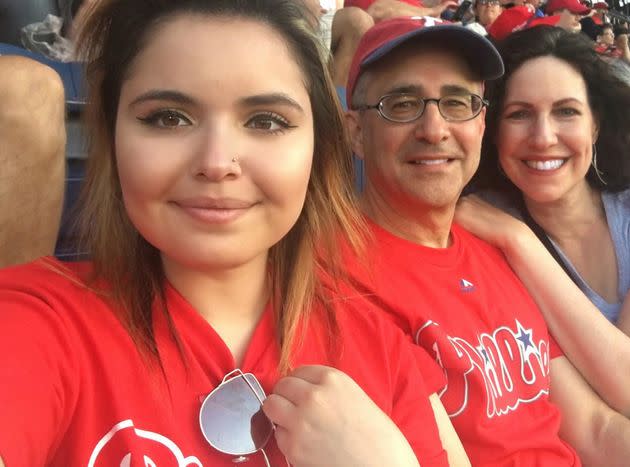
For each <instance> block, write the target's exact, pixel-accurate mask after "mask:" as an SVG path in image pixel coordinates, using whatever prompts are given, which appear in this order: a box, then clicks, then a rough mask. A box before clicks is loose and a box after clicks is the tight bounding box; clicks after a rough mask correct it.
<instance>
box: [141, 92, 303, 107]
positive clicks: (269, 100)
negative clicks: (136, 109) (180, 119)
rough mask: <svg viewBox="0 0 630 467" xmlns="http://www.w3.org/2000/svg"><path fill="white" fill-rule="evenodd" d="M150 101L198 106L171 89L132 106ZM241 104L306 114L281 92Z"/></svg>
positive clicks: (144, 96)
mask: <svg viewBox="0 0 630 467" xmlns="http://www.w3.org/2000/svg"><path fill="white" fill-rule="evenodd" d="M148 101H169V102H175V103H177V104H184V105H194V104H196V102H195V99H193V98H192V97H190V96H189V95H187V94H184V93H182V92H179V91H173V90H170V89H152V90H150V91H148V92H145V93H143V94H141V95H139V96H138V97H136V98H135V99H134V100H133V101H132V102H131V104H130V105H131V106H134V105H138V104H141V103H143V102H148ZM239 103H240V104H241V105H243V106H251V107H254V106H264V105H286V106H289V107H292V108H294V109H296V110H298V111H300V112H301V113H304V109H303V108H302V106H301V105H300V104H298V103H297V101H295V99H293V98H291V97H289V96H288V95H287V94H284V93H281V92H278V93H269V94H259V95H255V96H247V97H244V98H243V99H240V101H239Z"/></svg>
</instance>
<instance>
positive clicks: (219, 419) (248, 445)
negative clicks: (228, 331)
mask: <svg viewBox="0 0 630 467" xmlns="http://www.w3.org/2000/svg"><path fill="white" fill-rule="evenodd" d="M244 378H247V381H248V382H249V383H250V384H251V387H250V385H249V384H247V382H246V381H245V379H244ZM252 388H254V390H255V391H256V393H257V394H258V396H259V397H260V399H261V400H264V399H265V393H264V391H263V389H262V388H261V387H260V384H259V383H258V381H257V380H256V378H255V377H254V375H252V374H250V373H247V374H244V375H242V376H237V377H234V378H232V379H230V380H228V381H225V382H224V383H222V384H221V385H219V386H218V387H217V388H216V389H215V390H214V391H212V392H211V393H210V394H209V395H208V397H206V399H205V400H204V402H203V404H202V406H201V412H200V414H199V421H200V424H201V432H202V433H203V435H204V437H205V438H206V440H207V441H208V443H210V445H211V446H212V447H214V448H215V449H217V450H218V451H221V452H224V453H226V454H231V455H235V456H243V455H246V454H252V453H254V452H256V451H258V450H259V449H260V448H262V447H263V446H265V444H266V443H267V441H268V440H269V437H270V436H271V434H272V432H273V425H272V424H271V422H270V421H269V419H268V418H267V416H266V415H265V414H264V413H263V411H262V408H261V406H260V401H259V400H258V398H257V397H256V395H255V394H254V392H252Z"/></svg>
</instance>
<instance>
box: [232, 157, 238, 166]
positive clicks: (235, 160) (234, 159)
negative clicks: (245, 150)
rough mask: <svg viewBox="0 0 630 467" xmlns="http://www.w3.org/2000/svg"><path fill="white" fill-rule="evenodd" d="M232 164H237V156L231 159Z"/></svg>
mask: <svg viewBox="0 0 630 467" xmlns="http://www.w3.org/2000/svg"><path fill="white" fill-rule="evenodd" d="M232 162H233V163H234V164H238V156H234V157H233V158H232Z"/></svg>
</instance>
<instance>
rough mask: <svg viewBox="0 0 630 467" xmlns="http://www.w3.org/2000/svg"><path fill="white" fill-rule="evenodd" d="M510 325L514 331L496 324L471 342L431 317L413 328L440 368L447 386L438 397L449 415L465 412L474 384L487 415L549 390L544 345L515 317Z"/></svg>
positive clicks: (512, 408) (497, 414)
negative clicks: (481, 391) (454, 334)
mask: <svg viewBox="0 0 630 467" xmlns="http://www.w3.org/2000/svg"><path fill="white" fill-rule="evenodd" d="M515 324H516V329H510V328H509V327H507V326H501V327H499V328H497V329H496V330H495V331H494V332H492V333H491V334H489V333H483V334H479V335H478V336H477V341H476V342H469V341H467V340H466V339H463V338H461V337H452V336H449V335H447V334H446V333H445V332H444V330H442V328H441V327H440V325H439V324H437V323H435V322H433V321H428V322H427V323H426V324H425V325H424V326H422V327H421V328H420V329H419V330H418V332H417V333H416V343H417V344H418V345H421V346H422V347H424V348H425V349H426V350H427V351H429V352H430V353H432V354H433V357H434V358H435V360H436V361H437V362H438V364H439V365H440V366H441V367H442V368H443V369H444V373H445V376H446V379H447V384H446V386H445V388H444V389H443V391H442V393H441V394H440V398H441V400H442V404H443V405H444V407H445V408H446V411H447V412H448V414H449V416H451V417H456V416H458V415H459V414H461V413H462V412H463V411H464V410H466V408H467V406H468V400H469V398H470V397H471V395H472V394H471V391H472V390H473V387H474V390H475V391H479V390H480V389H482V390H484V392H485V396H486V401H487V405H486V414H487V416H488V418H492V417H494V416H501V415H505V414H506V413H508V412H510V411H514V410H516V409H517V408H518V406H519V405H520V404H523V403H528V402H532V401H535V400H537V399H539V398H540V397H542V396H543V395H547V394H548V393H549V345H548V343H547V341H546V340H544V339H539V340H536V339H535V337H534V332H533V330H532V329H527V328H525V327H523V326H522V325H521V323H520V322H519V321H518V320H516V321H515ZM481 396H483V394H482V395H478V394H475V397H476V398H479V397H481Z"/></svg>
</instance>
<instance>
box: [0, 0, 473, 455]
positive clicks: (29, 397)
mask: <svg viewBox="0 0 630 467" xmlns="http://www.w3.org/2000/svg"><path fill="white" fill-rule="evenodd" d="M81 44H82V51H83V54H84V57H85V59H86V61H87V76H88V81H89V85H90V90H89V95H90V109H89V115H90V125H91V136H92V141H91V153H90V167H89V169H88V176H87V179H86V182H85V193H84V194H85V196H84V198H83V203H84V204H83V206H84V212H83V216H82V219H83V224H82V225H83V233H84V236H85V238H86V240H87V242H88V244H89V248H90V251H91V252H92V255H93V259H92V261H91V262H90V263H82V264H67V265H66V264H61V263H59V262H55V261H54V260H52V259H46V260H41V261H39V262H36V263H32V264H28V265H25V266H22V267H17V268H13V269H7V270H4V271H1V272H0V381H2V384H0V405H2V407H3V410H2V421H1V423H0V459H1V460H0V465H3V462H4V464H5V465H6V466H7V467H13V466H20V465H29V466H39V465H47V466H68V465H88V466H112V465H140V464H142V465H160V466H162V465H180V466H202V465H204V466H210V465H212V466H220V465H224V466H229V465H233V464H234V462H237V463H240V462H243V461H246V460H249V462H248V463H247V465H251V466H262V465H267V466H269V465H274V466H281V465H286V464H288V463H290V464H291V465H294V466H303V465H374V466H382V465H397V466H398V465H401V466H403V465H418V463H419V462H420V463H422V465H423V466H424V465H447V455H446V453H445V451H444V450H443V448H442V444H444V445H445V446H447V447H448V449H453V450H452V451H450V452H449V453H448V456H449V460H450V461H452V463H453V464H456V465H457V464H459V465H467V460H466V458H465V454H464V453H463V450H462V448H461V444H459V443H458V441H457V439H456V436H455V435H454V434H453V430H452V427H451V426H450V423H449V422H448V417H446V415H445V413H444V411H443V409H442V410H440V407H439V406H438V405H435V404H433V406H432V405H431V404H430V402H429V399H428V398H429V395H430V394H432V393H434V392H435V390H436V388H437V387H439V385H440V384H441V383H442V381H441V379H442V375H441V374H440V373H439V372H438V371H437V368H436V367H434V366H432V363H430V362H428V361H427V362H426V364H425V365H424V367H423V368H420V367H419V366H418V364H417V358H416V356H415V355H414V354H413V353H412V352H413V350H412V347H411V346H410V345H409V344H408V343H407V342H406V341H405V340H404V338H402V337H401V335H400V334H399V333H398V332H397V331H395V330H394V329H393V327H390V326H388V325H387V324H386V323H384V321H382V320H381V319H380V317H379V316H380V314H379V313H377V312H375V311H372V310H370V309H369V307H368V306H367V305H366V304H365V303H362V302H361V301H360V299H356V300H347V301H341V300H336V299H335V290H334V289H335V278H336V277H338V276H339V274H340V273H339V267H338V263H337V262H336V258H337V255H336V253H335V251H336V250H335V245H336V244H337V243H338V241H339V240H340V238H341V239H342V240H343V241H344V242H350V243H351V244H352V245H355V246H360V244H361V241H360V237H359V235H358V233H357V232H359V229H360V227H361V223H360V220H359V219H360V217H359V216H358V215H357V213H356V210H355V204H354V201H353V200H352V198H351V196H350V194H349V191H350V189H351V182H350V177H351V166H350V158H349V151H348V149H347V146H346V144H345V140H346V138H345V135H344V133H343V125H342V120H341V115H340V111H339V108H338V106H337V101H336V98H335V90H334V87H333V85H332V82H331V80H330V78H329V77H328V75H327V74H326V71H325V68H326V67H325V65H324V63H323V61H322V57H323V54H322V53H321V51H320V49H319V46H318V45H317V44H318V40H317V38H316V37H315V36H314V34H313V32H312V31H311V29H310V23H309V22H308V21H307V20H306V19H304V10H303V8H302V7H301V6H300V5H299V4H298V3H297V2H295V1H294V0H264V1H263V0H214V1H212V2H208V1H205V0H178V1H176V2H174V1H170V0H151V1H148V0H102V1H99V2H97V3H96V7H95V9H94V10H93V11H91V12H90V14H89V16H88V18H87V23H86V25H85V28H84V34H83V37H82V40H81ZM315 250H317V251H318V252H319V253H321V254H320V255H317V256H316V255H315V253H314V252H315ZM316 258H318V259H316ZM324 271H325V272H326V280H325V281H323V280H320V279H323V278H322V276H323V275H324ZM324 283H325V284H326V286H325V287H324V286H323V285H322V284H324ZM421 370H422V372H423V374H420V371H421ZM265 393H268V394H269V396H268V397H267V398H266V399H265V395H264V394H265ZM431 397H434V396H431ZM261 406H262V411H261ZM434 417H436V418H437V419H438V424H439V426H440V432H439V433H438V427H437V425H438V424H436V421H435V418H434ZM272 422H273V424H272ZM440 435H441V436H442V440H443V443H440Z"/></svg>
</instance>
